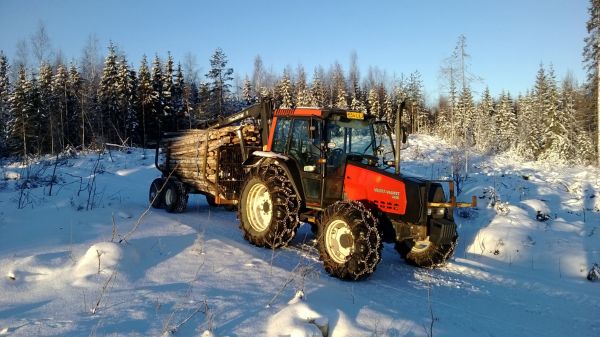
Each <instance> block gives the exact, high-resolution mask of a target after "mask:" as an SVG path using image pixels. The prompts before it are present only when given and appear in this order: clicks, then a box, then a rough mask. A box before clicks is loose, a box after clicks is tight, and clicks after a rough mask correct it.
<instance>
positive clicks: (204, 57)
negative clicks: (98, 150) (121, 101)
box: [0, 0, 588, 101]
mask: <svg viewBox="0 0 600 337" xmlns="http://www.w3.org/2000/svg"><path fill="white" fill-rule="evenodd" d="M587 6H588V1H587V0H537V1H533V0H520V1H517V0H504V1H487V0H479V1H476V0H454V1H441V0H440V1H425V0H424V1H408V0H405V1H400V0H397V1H391V0H389V1H366V0H363V1H354V0H346V1H333V0H330V1H328V0H321V1H313V0H305V1H285V0H279V1H275V0H273V1H267V0H253V1H248V0H246V1H242V0H239V1H155V0H151V1H125V0H121V1H119V0H103V1H91V0H63V1H59V0H45V1H44V0H35V1H34V0H0V49H1V50H3V51H4V53H5V54H7V55H8V56H9V57H10V58H14V55H15V46H16V44H17V41H18V40H20V39H28V38H29V36H30V35H31V34H32V33H33V32H34V31H35V29H36V27H37V25H38V23H39V22H40V20H41V21H43V22H44V24H45V26H46V28H47V31H48V34H49V36H50V38H51V42H52V45H53V47H55V48H60V49H61V50H62V52H63V54H64V55H65V56H66V57H68V58H69V59H71V58H79V57H80V55H81V50H82V48H83V46H84V45H85V42H86V39H87V37H88V36H89V34H91V33H94V34H96V35H97V36H98V38H99V39H100V43H101V45H103V46H106V45H107V44H108V41H109V40H112V41H114V42H115V43H116V44H117V45H118V46H119V47H120V48H121V49H122V50H123V51H125V53H126V54H127V56H128V57H129V60H130V62H133V63H134V64H135V65H136V67H137V66H138V65H139V60H140V58H141V56H142V55H143V54H147V55H149V57H153V56H154V54H155V53H158V54H159V55H160V56H165V55H166V53H167V51H170V52H171V53H172V54H173V56H174V57H175V59H176V60H181V61H182V60H183V57H184V55H185V53H187V52H191V53H193V54H195V55H196V57H197V60H198V67H199V68H200V70H201V74H204V73H206V72H207V69H208V67H209V64H208V59H209V57H210V55H211V54H212V53H213V51H214V50H215V48H217V47H221V48H222V49H223V50H224V52H225V53H226V54H227V56H228V57H229V62H230V66H232V67H233V68H234V70H235V72H236V73H237V74H238V75H240V76H241V77H243V76H244V75H245V74H248V75H251V73H252V67H253V61H254V58H255V56H256V55H260V56H261V57H262V59H263V62H264V64H265V66H266V67H267V68H271V69H273V70H274V71H276V72H281V71H282V70H283V68H284V67H285V66H286V65H291V66H292V67H294V68H295V67H296V65H297V64H298V63H302V64H303V65H304V66H305V68H306V70H307V72H308V73H309V74H310V75H311V76H312V69H313V68H314V67H315V66H316V65H323V66H324V67H325V68H326V69H327V68H328V67H329V65H331V64H332V63H333V62H335V61H338V62H340V63H341V64H342V65H343V66H344V69H345V70H347V69H348V67H347V65H348V62H349V58H350V54H351V53H352V51H356V53H357V55H358V61H359V65H360V68H361V72H362V74H363V75H365V74H366V72H367V69H368V67H369V66H377V67H378V68H379V69H382V70H385V71H386V72H387V74H388V75H389V76H390V77H392V76H393V75H396V77H399V76H400V74H401V73H404V74H409V73H410V72H412V71H415V70H418V71H419V72H421V74H422V78H423V81H424V84H425V87H426V89H427V93H428V95H429V96H430V97H429V100H430V101H433V100H435V98H436V97H437V95H438V93H439V92H440V90H443V89H440V79H439V69H440V65H441V63H442V61H443V60H444V59H445V58H447V57H448V56H449V55H450V54H451V53H452V51H453V49H454V46H455V45H456V41H457V38H458V36H459V35H460V34H464V35H465V36H466V37H467V51H468V53H469V54H470V55H471V69H472V72H473V73H475V74H476V75H479V76H480V77H482V78H483V84H482V85H488V86H489V87H490V89H491V90H492V93H494V94H498V93H499V92H500V91H501V90H502V89H507V90H510V92H511V93H512V94H513V95H516V94H518V93H519V92H524V91H525V90H526V89H529V88H530V87H531V86H532V85H533V81H534V79H535V74H536V72H537V69H538V67H539V64H540V62H543V63H544V64H549V63H552V64H553V65H554V68H555V71H556V73H557V75H558V77H559V79H560V78H562V76H564V74H565V73H566V72H567V71H571V72H572V73H573V74H574V75H575V77H576V78H577V79H578V80H579V81H583V80H584V78H585V76H584V72H583V70H582V63H581V52H582V48H583V38H584V37H585V36H586V31H585V22H586V20H587ZM104 50H105V49H104ZM104 50H103V52H104ZM478 87H481V85H479V86H477V85H476V86H475V89H476V91H480V90H481V88H478ZM476 97H477V96H476Z"/></svg>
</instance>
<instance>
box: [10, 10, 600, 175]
mask: <svg viewBox="0 0 600 337" xmlns="http://www.w3.org/2000/svg"><path fill="white" fill-rule="evenodd" d="M597 3H598V1H591V6H590V21H589V22H588V25H587V29H588V32H589V34H590V35H589V38H588V39H586V41H585V42H586V47H585V49H584V51H583V62H584V66H585V67H586V69H587V70H588V74H589V77H588V78H587V80H586V81H585V83H583V84H579V83H578V82H577V80H576V79H574V78H573V76H571V75H568V74H567V75H566V76H565V77H564V78H561V79H558V78H557V77H556V75H555V70H554V69H553V66H552V64H540V66H539V68H538V69H532V72H531V78H532V83H531V86H530V89H529V90H527V91H526V92H519V93H511V92H508V91H502V92H501V93H500V94H499V95H492V94H491V93H490V90H488V89H485V90H483V92H482V93H474V92H473V91H472V86H473V83H481V82H483V83H484V81H483V80H482V79H479V78H478V77H477V76H476V75H474V74H472V73H471V72H470V67H469V62H470V56H469V54H468V48H467V38H466V37H465V36H460V37H458V40H457V43H456V48H455V49H454V51H449V53H448V54H449V57H448V58H447V59H446V60H444V61H443V62H442V64H441V65H440V75H441V76H440V78H441V81H442V82H443V87H444V92H443V93H442V95H440V97H439V98H437V102H435V103H433V104H431V103H430V104H426V101H427V97H425V94H424V93H425V92H426V90H425V88H424V86H423V83H422V80H421V76H420V74H419V70H415V71H413V72H411V73H409V74H408V75H404V74H402V75H400V76H394V79H391V77H390V76H389V75H388V74H387V73H386V72H385V70H382V69H378V68H377V67H369V69H368V71H367V72H366V73H363V72H361V70H360V69H359V66H358V57H357V54H356V53H353V54H352V55H350V62H349V69H344V68H343V67H342V65H341V64H340V63H338V62H334V63H333V64H332V65H330V66H328V67H327V68H326V67H324V66H318V67H316V68H315V69H312V70H307V69H304V67H303V66H302V65H298V66H297V67H296V68H295V69H293V68H292V67H290V66H288V67H287V68H286V69H285V70H284V71H283V73H272V72H270V71H267V70H266V67H265V66H264V65H263V61H262V59H261V57H260V56H259V55H258V56H256V58H255V59H254V60H253V62H254V70H253V73H252V74H251V76H247V75H246V76H245V78H244V79H240V77H239V76H238V75H236V74H234V70H233V69H232V68H230V67H229V66H228V59H227V55H226V54H225V52H224V51H223V50H221V49H220V48H217V49H216V50H215V51H214V53H213V55H212V56H211V57H210V59H209V60H208V61H209V64H210V67H209V71H208V72H207V73H206V74H202V75H199V74H198V71H197V70H196V69H195V67H194V62H192V61H193V60H190V58H193V57H192V56H191V55H187V56H186V60H184V64H183V65H182V63H181V62H180V61H178V60H174V59H173V57H172V56H171V55H170V54H167V55H154V56H152V57H147V56H143V57H142V59H141V60H130V59H128V58H127V55H126V53H125V52H124V50H122V49H121V48H120V46H116V45H115V44H113V43H112V42H111V43H109V45H108V46H106V47H101V46H99V45H98V42H97V39H94V37H93V36H91V37H90V39H89V41H88V44H87V45H86V46H85V48H84V49H83V53H82V56H81V57H80V58H79V59H78V60H73V61H69V62H66V61H65V60H64V57H63V56H62V54H61V53H60V52H54V53H51V46H50V42H49V41H50V37H48V36H47V35H46V32H45V28H44V27H43V25H40V28H39V30H38V31H37V32H36V33H35V34H33V35H32V38H31V41H30V42H29V43H30V44H31V50H33V51H34V53H33V54H34V59H35V60H33V61H30V62H28V61H27V60H28V58H27V57H26V55H25V53H17V56H16V57H15V59H14V60H10V59H9V58H8V57H7V56H6V55H5V54H4V53H2V52H0V125H1V128H0V140H1V141H0V154H1V156H19V157H20V156H24V155H41V154H56V153H60V152H62V151H65V150H66V149H70V148H75V149H78V148H99V147H102V146H103V145H104V144H106V143H115V144H123V145H131V146H140V147H151V146H153V144H155V142H156V140H157V138H158V136H159V133H160V132H165V131H176V130H183V129H188V128H194V127H199V126H200V125H205V124H206V122H207V121H211V120H214V119H217V118H219V117H222V116H225V115H227V114H231V113H233V112H235V111H237V110H239V109H241V108H243V107H244V106H247V105H249V104H252V103H253V102H256V101H257V100H260V99H262V98H265V97H268V98H270V99H272V100H273V101H274V102H275V105H276V106H277V107H286V108H290V107H297V106H314V107H332V108H341V109H353V110H360V111H364V112H366V113H368V114H374V115H377V116H379V117H380V118H381V119H384V120H387V121H388V122H390V123H394V122H395V118H396V115H397V110H398V109H399V106H400V103H401V102H402V101H405V103H406V104H405V106H406V108H405V110H404V111H403V112H402V123H403V124H404V125H405V126H406V128H407V129H408V131H409V132H411V133H426V134H433V135H437V136H439V137H443V138H445V139H446V140H448V141H449V142H450V143H452V144H454V145H457V146H466V147H470V148H476V149H477V150H479V151H483V152H488V153H500V152H505V151H513V152H514V153H515V154H517V155H519V156H521V157H522V158H524V159H526V160H544V161H549V162H555V161H559V162H562V163H577V164H588V163H591V162H593V161H595V158H596V157H597V155H596V144H595V136H596V133H597V116H596V113H595V111H596V103H595V102H596V95H597V89H596V88H597V77H598V76H597V70H596V69H597V66H596V65H597V63H596V62H597V61H596V60H597V53H598V51H597V50H598V48H597V43H596V38H595V36H596V35H598V33H597V31H598V27H597V24H596V22H597V20H596V19H595V18H594V15H595V14H594V13H596V12H597V11H596V10H594V8H596V7H598V4H597ZM23 43H26V42H25V41H24V42H23ZM23 50H26V48H23ZM51 54H54V55H53V60H51V59H50V55H51ZM102 54H103V55H105V56H100V55H102ZM248 62H252V60H248ZM429 101H430V102H432V101H435V100H434V99H432V98H429Z"/></svg>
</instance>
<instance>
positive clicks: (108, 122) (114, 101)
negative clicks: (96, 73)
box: [98, 42, 119, 142]
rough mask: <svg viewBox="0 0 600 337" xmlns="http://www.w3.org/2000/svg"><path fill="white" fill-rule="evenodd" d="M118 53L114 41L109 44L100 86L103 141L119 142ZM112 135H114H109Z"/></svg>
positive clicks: (100, 124)
mask: <svg viewBox="0 0 600 337" xmlns="http://www.w3.org/2000/svg"><path fill="white" fill-rule="evenodd" d="M117 63H118V62H117V53H116V51H115V46H114V45H113V44H112V42H111V43H110V44H109V46H108V55H106V58H105V59H104V68H103V70H102V76H101V77H100V86H99V87H98V107H99V109H100V110H99V116H98V117H99V118H100V120H99V121H98V125H99V126H100V137H101V139H100V141H101V142H106V141H110V142H117V141H118V138H117V137H118V135H117V133H119V129H118V128H117V127H118V123H117V116H118V115H119V92H118V83H117V82H118V76H119V70H118V67H117V66H118V64H117ZM109 135H112V136H109Z"/></svg>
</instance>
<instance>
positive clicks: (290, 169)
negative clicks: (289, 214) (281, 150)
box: [242, 151, 304, 203]
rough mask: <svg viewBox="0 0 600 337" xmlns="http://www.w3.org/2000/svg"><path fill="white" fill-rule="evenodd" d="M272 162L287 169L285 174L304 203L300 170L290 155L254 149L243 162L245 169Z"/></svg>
mask: <svg viewBox="0 0 600 337" xmlns="http://www.w3.org/2000/svg"><path fill="white" fill-rule="evenodd" d="M271 164H274V165H277V166H279V167H281V168H282V169H283V170H284V171H285V174H286V175H287V177H288V178H289V179H290V180H291V182H292V186H293V187H294V191H295V192H296V194H297V195H298V196H299V197H300V200H302V203H304V191H303V189H302V180H301V177H300V173H299V172H298V170H297V168H296V165H293V164H292V160H290V158H289V157H287V156H285V155H282V154H278V153H273V152H263V151H254V152H253V153H252V154H251V155H250V157H248V159H246V160H245V161H244V162H243V163H242V165H243V166H244V168H245V169H250V170H251V169H254V168H258V167H261V166H264V165H271Z"/></svg>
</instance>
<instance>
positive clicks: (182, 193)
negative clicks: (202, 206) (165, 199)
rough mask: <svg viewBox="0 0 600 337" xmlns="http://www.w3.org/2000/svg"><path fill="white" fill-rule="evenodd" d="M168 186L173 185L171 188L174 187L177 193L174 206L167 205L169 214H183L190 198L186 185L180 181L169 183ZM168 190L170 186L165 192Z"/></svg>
mask: <svg viewBox="0 0 600 337" xmlns="http://www.w3.org/2000/svg"><path fill="white" fill-rule="evenodd" d="M167 184H171V186H173V190H174V191H173V192H174V193H175V200H174V201H173V204H172V206H169V205H166V209H167V212H169V213H181V212H183V211H185V209H186V208H187V204H188V197H189V195H188V192H187V189H186V187H185V185H184V184H183V183H182V182H179V181H169V182H167ZM167 188H169V185H167V186H166V187H165V191H166V189H167Z"/></svg>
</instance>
